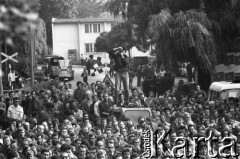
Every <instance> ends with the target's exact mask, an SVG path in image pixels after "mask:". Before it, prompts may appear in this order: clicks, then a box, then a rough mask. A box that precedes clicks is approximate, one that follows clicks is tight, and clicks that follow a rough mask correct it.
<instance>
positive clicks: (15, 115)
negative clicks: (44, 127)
mask: <svg viewBox="0 0 240 159" xmlns="http://www.w3.org/2000/svg"><path fill="white" fill-rule="evenodd" d="M7 116H8V117H9V118H10V119H12V120H17V121H23V119H24V111H23V108H22V106H20V105H19V98H18V97H14V98H13V105H10V106H9V108H8V111H7Z"/></svg>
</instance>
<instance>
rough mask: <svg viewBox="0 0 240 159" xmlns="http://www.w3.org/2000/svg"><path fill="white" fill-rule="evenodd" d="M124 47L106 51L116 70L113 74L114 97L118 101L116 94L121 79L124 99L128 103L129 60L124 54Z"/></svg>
mask: <svg viewBox="0 0 240 159" xmlns="http://www.w3.org/2000/svg"><path fill="white" fill-rule="evenodd" d="M125 51H126V48H125V47H119V48H115V49H113V50H110V51H108V53H109V57H110V59H111V60H114V66H113V69H114V71H115V72H116V74H115V88H116V94H115V98H116V101H115V102H117V101H118V94H119V90H120V81H121V80H122V81H123V87H124V95H125V101H126V103H128V98H129V74H128V71H129V60H128V57H127V55H125Z"/></svg>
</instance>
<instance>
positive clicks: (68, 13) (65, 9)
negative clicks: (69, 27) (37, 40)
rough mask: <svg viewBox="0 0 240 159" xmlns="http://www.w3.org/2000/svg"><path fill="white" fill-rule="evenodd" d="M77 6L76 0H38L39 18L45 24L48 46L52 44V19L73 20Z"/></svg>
mask: <svg viewBox="0 0 240 159" xmlns="http://www.w3.org/2000/svg"><path fill="white" fill-rule="evenodd" d="M77 4H78V1H77V0H40V11H39V16H40V17H41V18H42V19H43V20H44V21H45V23H46V30H47V36H48V38H47V43H48V45H51V44H52V23H51V22H52V18H74V17H75V16H76V14H77Z"/></svg>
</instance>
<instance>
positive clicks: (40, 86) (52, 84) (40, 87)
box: [32, 80, 59, 91]
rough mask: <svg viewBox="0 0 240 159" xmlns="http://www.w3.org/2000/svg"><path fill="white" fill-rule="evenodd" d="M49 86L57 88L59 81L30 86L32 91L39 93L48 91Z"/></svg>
mask: <svg viewBox="0 0 240 159" xmlns="http://www.w3.org/2000/svg"><path fill="white" fill-rule="evenodd" d="M51 86H55V87H57V88H58V86H59V80H51V81H43V82H41V83H37V84H35V85H33V86H32V91H39V90H41V89H50V87H51Z"/></svg>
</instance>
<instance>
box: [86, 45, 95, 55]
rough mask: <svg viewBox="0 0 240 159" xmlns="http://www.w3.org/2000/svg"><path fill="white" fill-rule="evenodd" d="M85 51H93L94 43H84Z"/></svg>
mask: <svg viewBox="0 0 240 159" xmlns="http://www.w3.org/2000/svg"><path fill="white" fill-rule="evenodd" d="M85 48H86V53H90V52H95V46H94V44H85Z"/></svg>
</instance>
